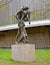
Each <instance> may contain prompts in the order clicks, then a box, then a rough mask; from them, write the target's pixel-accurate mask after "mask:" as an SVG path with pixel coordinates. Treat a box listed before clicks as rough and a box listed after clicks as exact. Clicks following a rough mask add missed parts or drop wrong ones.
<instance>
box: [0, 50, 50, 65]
mask: <svg viewBox="0 0 50 65" xmlns="http://www.w3.org/2000/svg"><path fill="white" fill-rule="evenodd" d="M35 56H36V59H35V61H34V62H32V63H30V62H29V63H24V62H23V63H22V62H16V61H13V60H12V58H11V50H0V65H50V50H36V52H35Z"/></svg>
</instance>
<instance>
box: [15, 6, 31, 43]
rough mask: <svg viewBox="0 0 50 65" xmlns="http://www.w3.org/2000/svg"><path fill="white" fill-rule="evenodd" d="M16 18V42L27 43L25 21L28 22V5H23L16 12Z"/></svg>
mask: <svg viewBox="0 0 50 65" xmlns="http://www.w3.org/2000/svg"><path fill="white" fill-rule="evenodd" d="M16 19H17V20H18V27H19V28H18V33H17V36H16V42H17V43H28V39H27V38H28V36H27V32H26V29H25V24H24V22H25V21H29V24H30V11H29V8H28V7H23V8H22V9H21V10H20V11H18V13H17V14H16Z"/></svg>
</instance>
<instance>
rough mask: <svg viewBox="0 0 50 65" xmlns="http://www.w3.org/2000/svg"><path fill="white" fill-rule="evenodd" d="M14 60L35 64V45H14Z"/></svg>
mask: <svg viewBox="0 0 50 65" xmlns="http://www.w3.org/2000/svg"><path fill="white" fill-rule="evenodd" d="M12 59H13V60H15V61H19V62H33V61H34V60H35V45H34V44H16V45H12Z"/></svg>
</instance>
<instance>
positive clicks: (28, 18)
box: [27, 12, 31, 24]
mask: <svg viewBox="0 0 50 65" xmlns="http://www.w3.org/2000/svg"><path fill="white" fill-rule="evenodd" d="M30 14H31V12H28V15H27V16H28V21H29V24H30Z"/></svg>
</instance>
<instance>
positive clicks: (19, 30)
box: [16, 27, 21, 41]
mask: <svg viewBox="0 0 50 65" xmlns="http://www.w3.org/2000/svg"><path fill="white" fill-rule="evenodd" d="M20 35H21V28H20V27H19V29H18V33H17V35H16V41H18V38H19V37H20Z"/></svg>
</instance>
